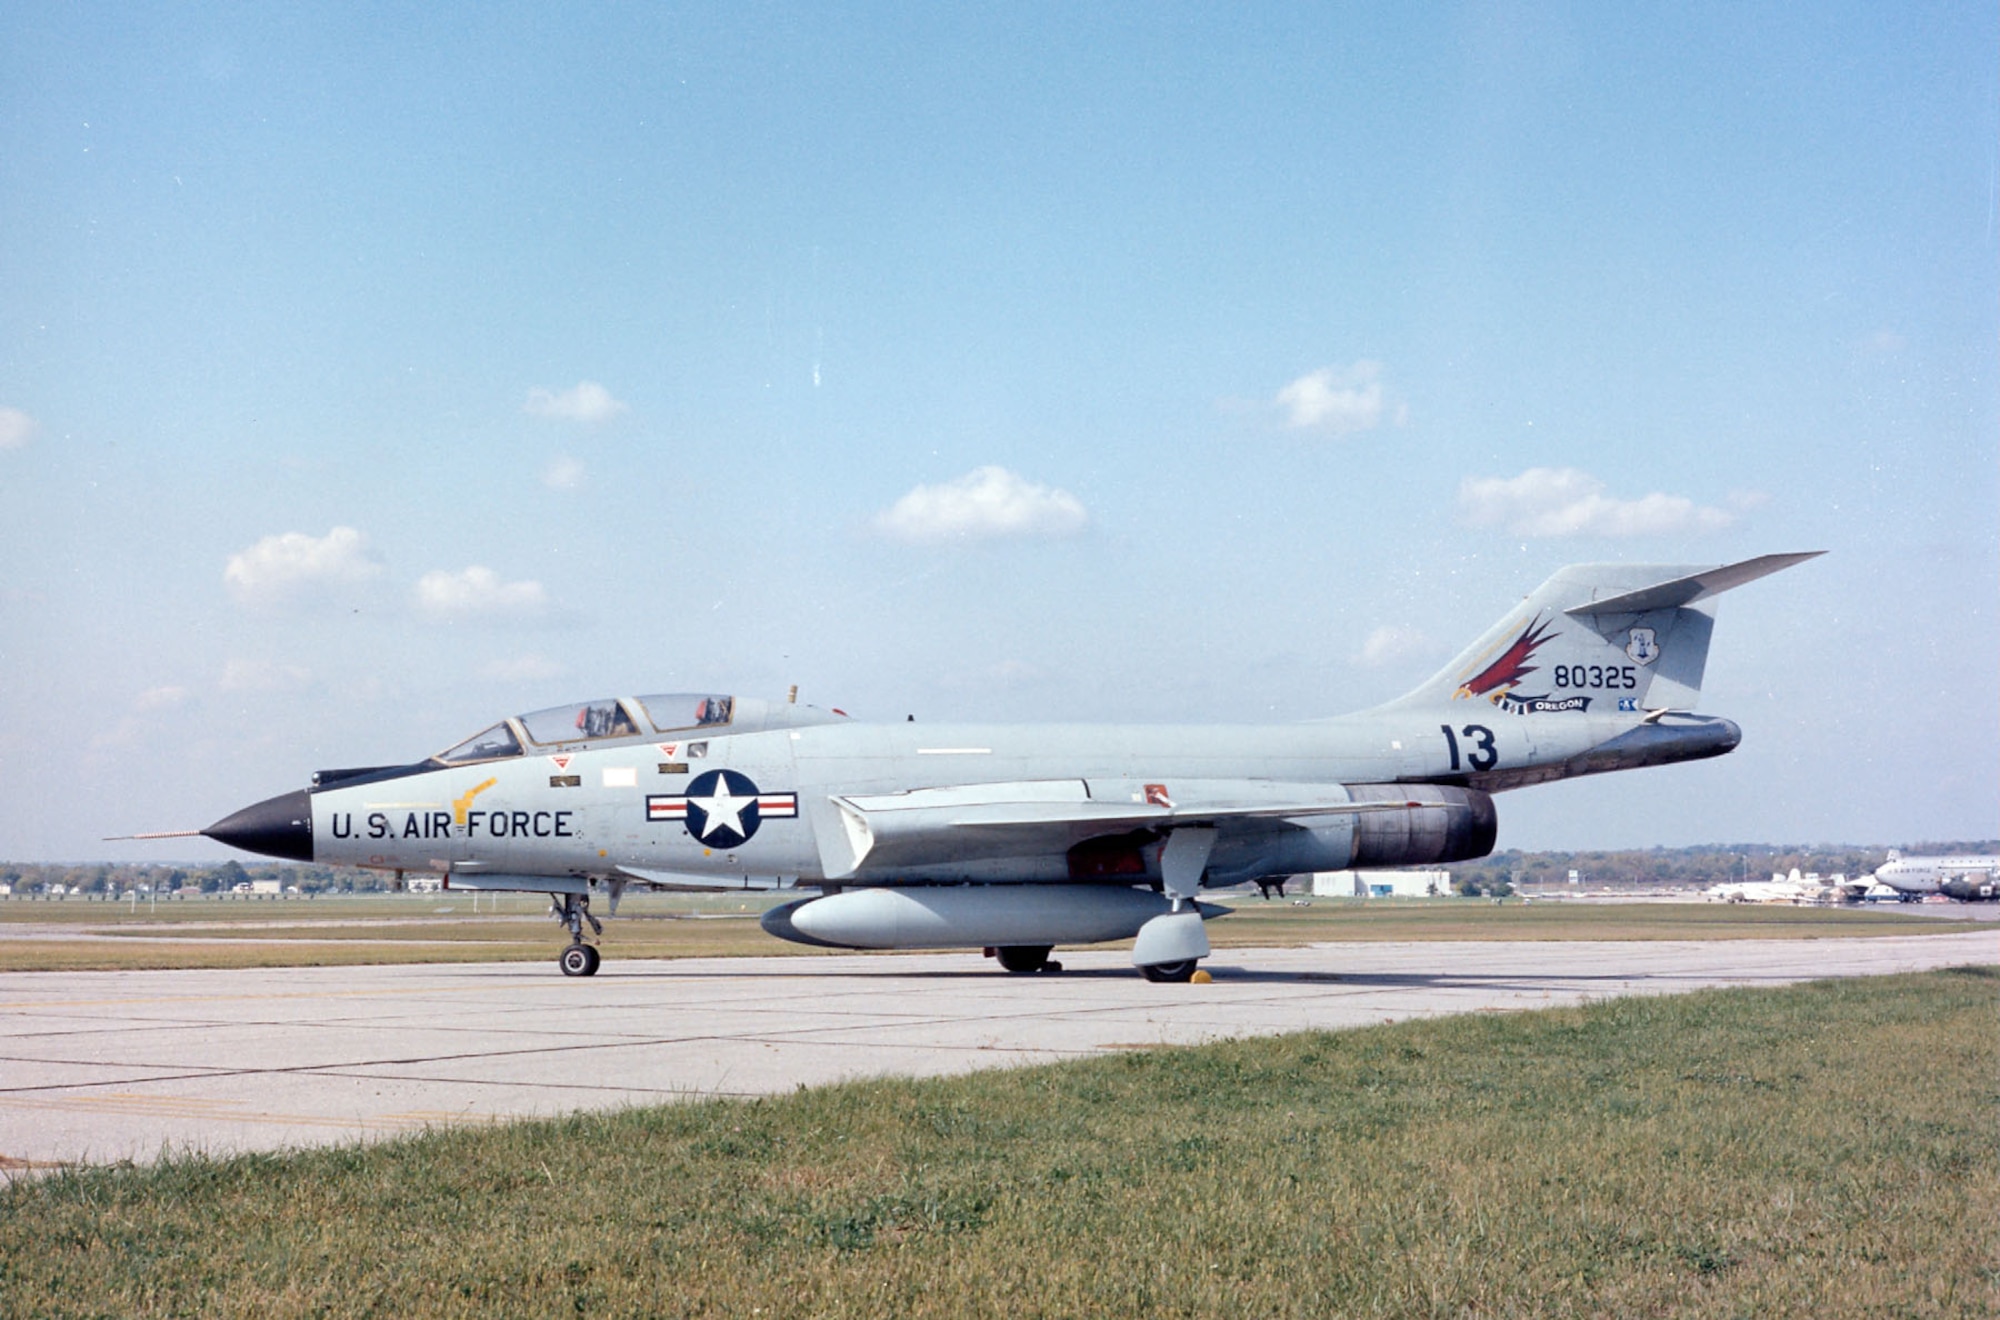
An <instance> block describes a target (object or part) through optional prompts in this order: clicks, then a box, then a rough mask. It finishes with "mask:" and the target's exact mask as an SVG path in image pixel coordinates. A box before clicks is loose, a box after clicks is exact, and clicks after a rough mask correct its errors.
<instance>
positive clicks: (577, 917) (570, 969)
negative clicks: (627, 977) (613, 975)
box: [550, 894, 604, 976]
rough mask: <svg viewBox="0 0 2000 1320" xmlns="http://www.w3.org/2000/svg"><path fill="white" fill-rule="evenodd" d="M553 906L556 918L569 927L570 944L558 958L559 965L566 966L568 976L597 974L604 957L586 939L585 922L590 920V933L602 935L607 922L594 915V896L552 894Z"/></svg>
mask: <svg viewBox="0 0 2000 1320" xmlns="http://www.w3.org/2000/svg"><path fill="white" fill-rule="evenodd" d="M550 905H551V906H552V907H553V909H554V915H555V919H556V920H557V921H559V922H561V923H562V924H563V925H564V926H567V927H568V928H569V947H568V948H567V949H564V950H563V951H562V953H561V955H560V956H558V957H557V958H556V966H558V967H560V968H562V974H563V975H564V976H595V975H597V966H598V964H599V963H600V962H602V961H603V959H602V958H601V957H600V956H599V955H598V952H597V950H596V949H595V948H594V947H593V946H591V945H588V944H585V943H584V942H583V923H584V922H586V921H587V922H589V923H590V933H591V934H593V935H598V936H602V935H603V934H604V925H603V923H602V922H600V921H598V919H597V918H596V917H593V916H591V915H590V896H589V895H587V894H563V895H561V896H559V897H552V898H551V899H550Z"/></svg>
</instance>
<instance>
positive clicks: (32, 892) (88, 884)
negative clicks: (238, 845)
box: [0, 858, 394, 898]
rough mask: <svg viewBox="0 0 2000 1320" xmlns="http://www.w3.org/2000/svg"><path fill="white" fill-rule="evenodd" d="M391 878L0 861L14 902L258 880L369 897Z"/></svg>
mask: <svg viewBox="0 0 2000 1320" xmlns="http://www.w3.org/2000/svg"><path fill="white" fill-rule="evenodd" d="M393 879H394V877H393V876H392V875H389V874H385V873H383V872H380V871H364V870H361V869H359V868H358V867H352V866H319V865H315V864H312V863H294V862H252V863H250V864H248V865H245V864H244V863H242V862H239V861H236V860H234V859H233V858H232V859H231V860H229V861H226V862H213V863H209V864H205V865H189V864H187V863H181V864H178V865H174V864H167V863H162V864H152V863H143V862H85V863H67V862H0V884H4V885H6V886H8V887H9V888H10V889H12V891H13V894H14V896H15V897H16V898H20V897H24V896H28V897H32V896H38V895H48V894H53V893H54V892H56V887H57V886H58V885H60V886H61V887H62V892H64V893H66V894H82V895H85V896H87V897H91V898H117V897H119V896H121V895H124V894H151V895H159V896H160V897H165V896H166V895H168V894H174V893H201V894H227V893H230V892H231V891H233V890H234V889H235V888H236V886H238V885H240V884H246V883H250V882H253V881H257V880H267V881H268V880H276V881H277V882H278V884H279V887H280V888H281V889H284V890H287V891H289V890H291V889H293V888H296V889H297V890H298V891H299V893H301V894H348V893H369V892H376V891H381V890H386V889H388V888H390V884H391V881H392V880H393Z"/></svg>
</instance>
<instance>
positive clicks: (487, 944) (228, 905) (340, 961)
mask: <svg viewBox="0 0 2000 1320" xmlns="http://www.w3.org/2000/svg"><path fill="white" fill-rule="evenodd" d="M790 897H791V896H790V895H787V896H786V899H788V898H790ZM786 899H777V898H759V897H754V896H751V897H745V896H742V895H732V896H723V895H717V896H709V895H683V894H671V895H670V894H632V895H628V896H627V897H626V899H625V901H624V903H623V904H622V905H621V906H620V908H619V915H618V916H617V917H615V918H610V919H608V920H607V921H606V922H605V936H604V940H603V945H604V951H605V955H606V956H607V957H612V958H705V957H727V956H756V955H773V954H786V955H791V956H820V955H823V954H824V953H825V951H824V950H820V949H814V948H811V947H808V946H804V945H797V944H787V943H784V942H783V941H781V940H776V939H773V938H771V937H770V936H768V935H766V934H764V932H763V931H762V930H760V929H759V928H758V926H757V923H756V922H755V920H753V918H754V917H756V916H757V915H758V914H759V913H761V912H762V911H763V910H764V909H765V908H766V907H769V906H771V905H772V904H774V903H777V902H781V901H786ZM1234 901H1235V903H1236V912H1235V913H1234V915H1232V916H1230V917H1228V918H1226V919H1223V920H1219V921H1214V922H1211V923H1209V927H1208V932H1209V939H1210V940H1211V942H1212V943H1213V944H1214V945H1215V946H1216V947H1217V948H1223V949H1240V948H1282V947H1293V946H1298V945H1305V944H1317V943H1323V942H1339V941H1351V940H1399V941H1402V940H1661V939H1703V940H1712V939H1785V938H1794V939H1810V938H1820V937H1826V936H1850V935H1913V934H1914V935H1922V934H1949V933H1953V932H1958V931H1963V930H1964V929H1965V926H1964V925H1963V924H1962V923H1960V922H1955V921H1946V920H1940V919H1938V918H1936V917H1927V916H1919V915H1915V914H1911V913H1903V912H1894V911H1886V912H1885V911H1878V910H1872V909H1869V910H1860V909H1844V908H1795V907H1759V906H1746V905H1741V904H1727V903H1665V904H1661V903H1645V904H1591V903H1549V902H1538V903H1526V904H1524V903H1519V902H1509V903H1505V904H1498V905H1496V904H1494V903H1491V902H1487V901H1484V900H1476V899H1425V900H1410V901H1396V900H1385V899H1369V900H1366V901H1360V900H1351V899H1320V900H1316V901H1315V902H1313V903H1312V904H1311V905H1310V906H1306V907H1295V906H1293V905H1292V904H1291V903H1289V902H1281V901H1273V902H1269V903H1266V902H1262V901H1260V900H1258V899H1255V898H1250V899H1237V900H1234ZM547 911H548V903H547V900H545V899H541V898H538V897H535V896H532V895H522V894H505V895H495V894H482V895H480V896H479V900H478V910H477V912H475V911H474V909H473V900H472V896H471V895H469V894H462V893H448V894H405V895H395V896H383V895H366V896H355V897H338V898H318V899H311V900H307V899H289V900H276V899H265V900H258V899H213V900H180V901H177V902H169V903H162V904H160V905H159V906H158V908H157V909H149V908H148V907H147V905H145V904H143V903H141V904H138V905H137V906H136V908H134V907H133V906H131V905H128V904H116V903H102V902H80V901H74V900H69V901H55V902H38V901H24V900H14V901H11V902H0V930H7V929H9V928H16V929H19V930H21V931H22V932H23V933H31V934H32V935H33V938H25V939H11V940H0V971H13V972H30V971H113V970H141V969H162V968H193V967H213V968H228V967H308V966H339V965H352V964H357V963H426V962H503V961H504V962H521V961H530V962H532V961H540V960H542V959H546V958H554V957H555V955H556V954H557V952H558V951H560V949H561V948H562V946H563V944H564V943H566V942H567V937H566V936H565V935H564V934H563V933H562V931H561V930H560V929H559V928H558V927H557V926H556V924H555V923H554V922H553V921H550V920H549V919H548V918H547V916H546V915H545V914H546V913H547ZM693 917H701V918H704V919H703V920H690V919H688V918H693Z"/></svg>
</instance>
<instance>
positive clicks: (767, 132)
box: [0, 4, 2000, 860]
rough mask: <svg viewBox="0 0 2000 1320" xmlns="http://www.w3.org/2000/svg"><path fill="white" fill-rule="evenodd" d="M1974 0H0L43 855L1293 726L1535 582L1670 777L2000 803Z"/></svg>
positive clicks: (11, 815)
mask: <svg viewBox="0 0 2000 1320" xmlns="http://www.w3.org/2000/svg"><path fill="white" fill-rule="evenodd" d="M1996 36H2000V16H1996V15H1995V14H1994V12H1993V10H1992V7H1991V6H1990V5H1973V4H1952V5H1912V6H1906V7H1889V6H1878V5H1853V6H1825V7H1814V8H1813V9H1812V10H1811V11H1809V12H1807V11H1801V10H1799V9H1798V8H1797V7H1796V6H1789V5H1771V6H1763V7H1758V6H1739V5H1731V6H1701V5H1695V6H1689V5H1674V6H1665V5H1661V6H1616V7H1613V6H1582V5H1579V6H1574V7H1563V6H1547V7H1542V6H1536V7H1530V6H1515V5H1504V4H1499V5H1467V6H1440V7H1435V8H1427V9H1419V10H1413V8H1412V7H1409V6H1400V5H1380V6H1345V7H1338V8H1334V7H1322V6H1304V7H1299V8H1297V9H1291V8H1282V7H1266V8H1263V9H1260V10H1258V11H1256V12H1255V13H1254V14H1253V15H1252V16H1249V17H1245V16H1242V15H1239V14H1233V13H1226V12H1220V11H1216V10H1214V9H1212V8H1211V7H1192V6H1190V7H1174V6H1163V5H1145V6H1130V7H1105V8H1100V9H1098V10H1096V11H1093V12H1091V13H1089V14H1085V15H1078V14H1076V13H1072V12H1069V11H1068V10H1066V9H1063V8H1057V7H1047V8H1043V7H1034V6H1023V5H1008V6H995V7H992V8H989V9H971V8H964V9H961V8H957V7H951V8H949V9H946V8H944V7H910V8H909V9H907V10H905V9H900V8H894V7H884V8H866V7H862V8H857V7H825V6H816V7H803V8H799V9H791V8H784V7H768V6H767V7H750V6H722V7H716V8H714V9H712V10H697V11H694V12H683V13H672V14H669V13H667V12H664V11H663V9H661V8H658V7H655V6H650V5H632V6H620V5H607V6H601V7H597V8H595V9H593V10H591V11H589V12H586V13H572V12H569V9H568V7H558V6H546V7H544V6H529V5H511V6H479V7H471V6H466V7H450V6H438V5H431V6H407V7H403V6H387V5H384V6H355V5H343V6H335V7H327V8H319V7H312V6H299V7H284V8H283V10H282V11H281V12H278V11H273V9H272V7H269V6H238V7H230V6H204V7H202V8H201V9H199V10H193V9H178V8H177V9H172V10H165V11H163V12H139V13H136V14H135V13H134V12H132V10H131V9H130V8H128V7H122V6H105V5H89V4H81V5H64V6H41V7H36V6H13V7H10V8H8V9H6V10H5V11H0V233H4V234H5V236H6V241H5V242H4V243H0V678H4V680H5V681H4V684H0V856H3V857H6V858H9V859H15V860H56V859H83V858H99V857H109V858H131V859H135V860H136V859H141V858H147V857H161V858H165V857H174V858H180V857H204V856H220V855H224V854H223V852H222V851H221V850H218V849H211V848H210V847H209V846H208V845H207V844H206V842H205V841H194V842H191V843H177V844H175V845H172V846H171V847H170V848H166V849H161V848H160V847H158V846H154V847H153V848H151V849H148V848H145V847H140V846H137V845H130V844H105V843H101V842H99V840H100V838H101V836H103V835H107V834H113V833H124V832H128V831H132V830H143V829H166V828H186V827H198V826H201V825H205V824H207V823H209V822H211V821H213V820H215V819H217V818H219V817H220V816H222V815H224V814H226V813H227V812H229V811H231V810H233V809H235V808H236V807H238V806H241V805H243V804H244V803H246V802H249V801H251V800H254V799H257V798H261V797H265V796H268V795H270V794H273V793H276V792H280V791H284V790H287V789H290V788H293V787H296V786H298V785H300V784H302V783H303V782H304V780H305V778H306V776H307V775H309V774H310V772H311V771H312V770H314V769H315V768H319V767H322V766H336V765H349V764H375V763H382V762H388V761H399V760H407V759H414V758H416V757H419V756H421V755H424V754H426V753H428V752H431V751H434V750H437V749H439V748H441V747H443V746H445V745H447V744H449V743H451V742H454V741H456V740H457V739H458V738H460V737H462V736H464V735H466V734H468V733H470V732H472V731H473V730H475V729H477V728H479V727H481V726H483V725H484V724H486V723H488V722H490V720H491V719H492V718H494V717H496V716H498V715H500V714H503V713H507V712H510V711H517V710H524V709H530V708H534V707H539V706H544V705H552V704H556V703H558V702H561V701H566V700H571V699H580V698H584V697H594V696H599V695H605V694H609V693H629V692H639V691H660V690H673V689H713V690H722V691H738V692H743V693H746V694H771V695H777V694H782V693H783V691H784V690H785V688H786V686H787V685H789V684H791V683H797V684H799V685H800V687H801V690H802V698H803V699H804V700H808V701H813V702H816V703H819V704H824V705H836V706H840V707H842V708H844V709H846V710H849V711H851V712H853V713H854V714H856V715H859V716H873V717H883V718H890V719H901V718H902V717H903V716H904V715H905V714H915V715H916V716H917V717H918V718H919V719H920V720H932V721H935V720H945V719H989V718H993V719H1006V720H1028V719H1044V718H1049V719H1141V720H1151V721H1177V720H1190V719H1200V720H1212V719H1264V718H1283V719H1290V718H1304V717H1309V716H1314V715H1323V714H1334V713H1338V712H1341V711H1344V710H1349V709H1354V708H1358V707H1360V706H1363V705H1367V704H1370V703H1373V702H1376V701H1379V700H1383V699H1386V698H1388V697H1391V696H1393V695H1396V694H1397V693H1398V692H1400V691H1402V690H1404V689H1406V688H1408V687H1411V686H1414V684H1415V683H1416V682H1417V681H1418V680H1419V679H1420V678H1422V677H1424V676H1425V675H1426V674H1428V673H1429V672H1430V671H1431V670H1432V669H1434V668H1435V667H1436V666H1437V665H1438V664H1440V663H1442V662H1443V661H1444V660H1445V659H1447V658H1448V657H1449V655H1450V653H1451V652H1452V651H1454V650H1455V649H1456V648H1457V647H1458V646H1459V645H1460V644H1462V643H1463V642H1465V641H1467V640H1469V639H1470V638H1471V637H1472V636H1473V635H1474V634H1476V633H1477V632H1479V631H1480V630H1481V629H1483V628H1484V626H1485V625H1487V624H1488V623H1490V622H1491V621H1492V620H1493V619H1494V618H1496V617H1498V616H1499V615H1500V614H1501V613H1502V612H1503V611H1504V610H1505V609H1506V608H1507V607H1508V605H1509V603H1510V602H1511V601H1513V600H1515V599H1517V598H1518V597H1519V596H1520V595H1522V594H1523V593H1525V592H1526V591H1527V590H1529V589H1530V588H1532V587H1533V586H1534V585H1535V584H1536V583H1538V582H1539V581H1540V580H1541V579H1542V578H1544V577H1545V576H1547V575H1548V573H1550V572H1551V571H1553V570H1554V569H1555V568H1557V567H1558V566H1560V565H1562V564H1565V563H1570V562H1576V561H1587V560H1617V561H1623V562H1660V563H1685V564H1713V563H1721V562H1725V561H1729V560H1733V559H1738V558H1744V557H1748V556H1750V555H1755V554H1761V553H1768V552H1774V551H1787V550H1801V549H1825V550H1828V551H1830V552H1831V553H1829V554H1828V555H1827V557H1826V558H1824V559H1821V560H1818V561H1815V562H1814V563H1812V564H1810V565H1808V566H1805V567H1802V568H1798V569H1795V570H1792V571H1791V572H1788V573H1786V574H1784V575H1783V576H1781V577H1777V578H1772V579H1769V580H1767V581H1764V582H1760V583H1757V584H1754V585H1752V586H1749V587H1746V588H1744V589H1742V590H1741V591H1740V592H1737V593H1735V594H1733V595H1731V596H1730V597H1727V598H1725V600H1724V601H1723V602H1722V608H1721V617H1720V626H1719V627H1718V629H1717V633H1716V643H1715V648H1714V650H1713V652H1712V654H1711V657H1710V664H1709V671H1708V684H1707V687H1706V689H1705V691H1704V708H1705V709H1708V710H1711V711H1714V712H1716V713H1720V714H1727V715H1729V716H1731V717H1733V718H1735V719H1737V720H1739V721H1740V722H1741V723H1742V724H1743V726H1744V729H1745V739H1744V744H1743V746H1742V748H1741V749H1740V750H1739V751H1738V752H1737V753H1735V754H1734V755H1732V756H1730V757H1727V758H1724V759H1723V760H1720V761H1716V762H1709V763H1704V764H1701V765H1696V766H1684V767H1676V768H1672V769H1667V770H1658V771H1648V772H1642V773H1639V774H1633V775H1620V776H1610V777H1605V778H1602V779H1598V780H1595V781H1583V782H1579V783H1573V784H1565V785H1555V786H1550V787H1545V788H1540V789H1532V790H1527V791H1524V792H1521V793H1517V794H1510V795H1508V796H1507V797H1505V798H1503V799H1502V800H1501V812H1500V816H1501V839H1500V843H1501V846H1502V847H1531V848H1540V847H1623V846H1640V845H1649V844H1655V843H1661V844H1678V843H1693V842H1711V841H1748V840H1770V841H1848V842H1869V841H1894V840H1915V839H1921V838H1939V837H1974V836H1977V837H1988V836H1993V835H1996V834H2000V683H1996V682H1995V660H1994V657H1995V655H1996V654H2000V624H1996V618H1995V606H1996V601H2000V593H1996V588H2000V462H1996V459H2000V452H1996V450H2000V446H1996V438H2000V391H1996V387H1995V378H1994V377H1995V365H1996V363H1995V358H1996V347H2000V334H1996V317H2000V278H1996V265H1997V264H2000V263H1996V251H2000V244H1996V215H1995V210H1996V188H2000V185H1996V175H1997V174H2000V94H1996V83H2000V72H1996V65H1995V63H1994V60H1993V58H1992V56H1993V51H1994V50H1995V48H1996Z"/></svg>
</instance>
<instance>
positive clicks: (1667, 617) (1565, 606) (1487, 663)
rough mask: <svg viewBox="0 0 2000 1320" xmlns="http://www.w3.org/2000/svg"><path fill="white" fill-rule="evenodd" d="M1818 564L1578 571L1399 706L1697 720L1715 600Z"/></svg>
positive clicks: (1775, 559)
mask: <svg viewBox="0 0 2000 1320" xmlns="http://www.w3.org/2000/svg"><path fill="white" fill-rule="evenodd" d="M1818 553H1821V552H1819V551H1814V552H1811V553H1808V554H1791V555H1764V556H1761V557H1759V558H1757V559H1746V560H1744V561H1742V562H1741V563H1736V564H1724V565H1720V566H1716V567H1701V566H1684V565H1666V564H1572V565H1570V566H1569V567H1567V568H1564V569H1561V570H1559V571H1558V572H1557V573H1556V574H1555V576H1553V577H1551V578H1550V579H1549V580H1548V581H1546V582H1544V583H1543V584H1542V585H1541V586H1539V587H1537V588H1536V589H1535V590H1534V591H1533V592H1532V593H1531V594H1530V595H1529V596H1528V598H1527V600H1525V601H1524V602H1522V604H1521V605H1520V606H1519V607H1518V608H1517V609H1515V610H1514V611H1513V612H1511V613H1509V614H1508V615H1507V616H1506V617H1505V618H1503V619H1501V620H1500V622H1499V623H1497V624H1495V625H1494V626H1493V627H1492V628H1490V629H1488V630H1487V632H1486V634H1485V635H1484V636H1482V637H1481V638H1480V639H1479V640H1478V641H1476V642H1474V643H1473V644H1472V645H1471V646H1469V647H1467V648H1466V649H1465V650H1464V651H1462V652H1461V653H1460V654H1459V655H1458V656H1457V657H1456V658H1455V659H1453V660H1452V662H1451V663H1450V664H1448V665H1446V666H1445V667H1444V668H1443V669H1442V670H1440V671H1438V673H1436V674H1435V675H1433V676H1432V677H1431V679H1430V680H1429V681H1428V682H1426V683H1424V684H1423V685H1422V686H1420V687H1418V688H1417V689H1416V690H1415V691H1413V692H1410V693H1409V694H1408V695H1406V696H1404V697H1401V698H1399V699H1398V700H1396V701H1394V702H1392V703H1390V704H1391V705H1393V706H1398V707H1403V706H1413V705H1439V706H1442V705H1449V704H1450V703H1452V702H1455V701H1483V702H1489V703H1491V704H1493V705H1495V706H1498V707H1500V708H1501V709H1503V710H1507V711H1511V712H1513V713H1516V714H1534V713H1537V712H1544V711H1587V712H1590V713H1592V714H1603V713H1607V712H1609V713H1618V712H1625V713H1635V714H1636V713H1639V712H1643V711H1650V710H1691V709H1693V707H1694V705H1695V702H1696V701H1697V699H1698V698H1699V697H1700V695H1701V680H1702V672H1703V670H1704V669H1705V668H1706V666H1707V663H1708V643H1709V638H1710V636H1711V634H1712V633H1713V632H1714V628H1715V606H1714V603H1713V602H1714V598H1715V597H1716V596H1718V595H1720V594H1721V593H1723V592H1725V591H1727V590H1729V589H1730V588H1732V587H1738V586H1741V585H1743V584H1744V583H1746V582H1752V581H1755V580H1756V579H1757V578H1760V577H1763V576H1765V575H1766V574H1769V573H1775V572H1777V571H1778V570H1779V569H1782V568H1789V567H1791V566H1792V565H1793V564H1797V563H1800V562H1802V561H1804V560H1807V559H1811V558H1813V556H1814V555H1815V554H1818Z"/></svg>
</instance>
